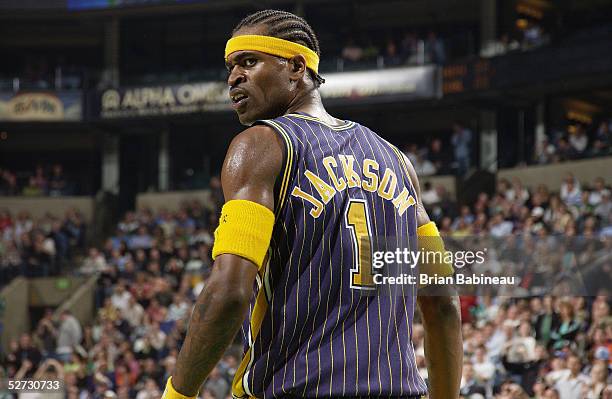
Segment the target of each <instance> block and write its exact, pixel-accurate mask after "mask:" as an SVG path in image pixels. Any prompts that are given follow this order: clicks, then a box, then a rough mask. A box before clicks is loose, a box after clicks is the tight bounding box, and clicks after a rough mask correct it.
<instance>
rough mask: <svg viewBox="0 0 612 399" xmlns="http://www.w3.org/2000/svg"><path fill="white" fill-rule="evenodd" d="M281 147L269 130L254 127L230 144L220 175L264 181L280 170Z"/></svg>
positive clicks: (263, 127) (269, 128)
mask: <svg viewBox="0 0 612 399" xmlns="http://www.w3.org/2000/svg"><path fill="white" fill-rule="evenodd" d="M283 151H284V147H283V144H282V142H280V141H279V138H278V135H277V134H276V133H275V132H274V129H272V128H271V127H269V126H266V125H253V126H251V127H248V128H246V129H244V130H243V131H242V132H240V133H239V134H237V135H236V137H234V139H233V140H232V142H231V144H230V146H229V148H228V150H227V154H226V155H225V162H224V163H223V169H222V172H221V175H222V179H223V176H224V175H226V176H234V177H236V178H238V177H239V176H242V177H243V178H245V179H246V178H254V177H257V178H267V177H273V176H276V175H277V174H278V173H279V172H280V169H281V166H282V162H283V156H284V153H283Z"/></svg>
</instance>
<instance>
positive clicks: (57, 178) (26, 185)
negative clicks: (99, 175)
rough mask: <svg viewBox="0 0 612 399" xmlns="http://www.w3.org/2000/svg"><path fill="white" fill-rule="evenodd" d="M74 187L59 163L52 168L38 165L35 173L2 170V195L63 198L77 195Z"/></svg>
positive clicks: (0, 188)
mask: <svg viewBox="0 0 612 399" xmlns="http://www.w3.org/2000/svg"><path fill="white" fill-rule="evenodd" d="M74 186H75V185H74V184H72V182H71V181H70V180H69V179H68V178H67V177H66V175H65V174H64V168H63V167H62V165H61V164H59V163H56V164H54V165H53V166H51V167H50V168H45V167H43V166H42V165H37V166H36V168H35V170H34V172H28V173H19V174H17V173H16V172H14V171H11V170H10V169H5V168H0V195H6V196H9V195H24V196H27V197H39V196H50V197H61V196H66V195H73V194H75V191H76V188H75V187H74Z"/></svg>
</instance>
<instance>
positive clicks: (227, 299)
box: [172, 289, 248, 396]
mask: <svg viewBox="0 0 612 399" xmlns="http://www.w3.org/2000/svg"><path fill="white" fill-rule="evenodd" d="M247 309H248V297H245V296H244V295H240V294H239V293H238V294H237V293H228V292H227V291H222V290H218V289H205V290H204V291H203V292H202V293H201V294H200V296H199V298H198V301H197V302H196V305H195V308H194V310H193V314H192V315H191V321H190V322H189V330H188V331H187V336H186V338H185V342H183V346H182V348H181V351H180V353H179V356H178V359H177V363H176V371H175V372H174V374H173V376H172V385H173V386H174V389H176V390H177V391H178V392H180V393H182V394H183V395H187V396H194V395H196V394H197V391H198V389H199V387H200V385H201V384H202V382H203V381H204V379H205V378H206V377H207V376H208V374H209V373H210V372H211V370H212V369H213V368H214V367H215V365H216V364H217V362H218V361H219V359H220V358H221V356H223V353H224V351H225V350H226V348H227V347H228V346H229V345H230V344H231V342H232V340H233V339H234V336H235V335H236V332H237V331H238V329H239V328H240V325H241V323H242V321H243V320H244V317H245V314H246V311H247Z"/></svg>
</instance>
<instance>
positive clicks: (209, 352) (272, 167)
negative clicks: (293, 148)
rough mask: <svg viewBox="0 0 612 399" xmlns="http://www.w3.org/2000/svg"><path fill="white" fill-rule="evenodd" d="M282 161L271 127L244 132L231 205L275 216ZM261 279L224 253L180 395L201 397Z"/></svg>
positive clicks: (226, 187)
mask: <svg viewBox="0 0 612 399" xmlns="http://www.w3.org/2000/svg"><path fill="white" fill-rule="evenodd" d="M282 159H283V144H282V143H281V142H280V138H279V137H278V135H277V134H276V133H274V131H273V130H272V129H271V128H269V127H267V126H254V127H251V128H249V129H247V130H245V131H244V132H242V133H240V134H239V135H238V136H236V137H235V138H234V140H233V141H232V143H231V145H230V147H229V150H228V151H227V156H226V158H225V162H224V163H223V169H222V172H221V184H222V185H223V194H224V196H225V200H226V201H229V200H233V199H244V200H249V201H253V202H257V203H259V204H262V205H264V206H266V207H267V208H269V209H270V210H272V211H273V210H274V182H275V180H276V176H278V174H279V173H280V170H281V167H282ZM256 275H257V266H256V265H255V264H254V263H252V262H250V261H248V260H246V259H244V258H241V257H239V256H236V255H232V254H224V255H220V256H218V257H217V258H216V259H215V262H214V264H213V268H212V273H211V275H210V278H209V280H208V283H207V284H206V288H205V289H204V290H202V292H201V293H200V295H199V297H198V299H197V301H196V304H195V307H194V310H193V313H192V315H191V321H190V322H189V330H188V331H187V337H186V338H185V342H184V343H183V346H182V348H181V351H180V353H179V356H178V359H177V363H176V371H175V372H174V375H173V377H172V385H173V386H174V388H175V389H176V390H177V391H178V392H180V393H182V394H183V395H187V396H194V395H196V393H197V391H198V389H199V387H200V385H201V384H202V381H204V379H205V378H206V377H207V376H208V374H209V373H210V372H211V370H212V369H213V368H214V367H215V365H216V364H217V362H218V361H219V359H221V357H222V356H223V353H224V351H225V349H226V348H227V347H228V346H229V345H230V344H231V342H232V340H233V339H234V337H235V335H236V333H237V332H238V330H239V328H240V325H241V324H242V321H243V320H244V319H245V317H246V314H247V310H248V306H249V301H250V299H251V295H252V294H253V283H254V281H255V277H256Z"/></svg>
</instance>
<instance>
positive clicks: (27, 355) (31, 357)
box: [14, 334, 42, 378]
mask: <svg viewBox="0 0 612 399" xmlns="http://www.w3.org/2000/svg"><path fill="white" fill-rule="evenodd" d="M14 358H15V360H14V361H15V368H16V369H18V370H23V372H22V378H32V377H33V376H34V373H35V371H36V369H37V368H38V366H39V364H40V362H41V360H42V355H41V353H40V351H39V350H38V349H37V348H36V347H35V346H34V345H32V337H31V336H30V334H22V335H21V337H20V338H19V346H18V349H17V351H16V352H15V356H14Z"/></svg>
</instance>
